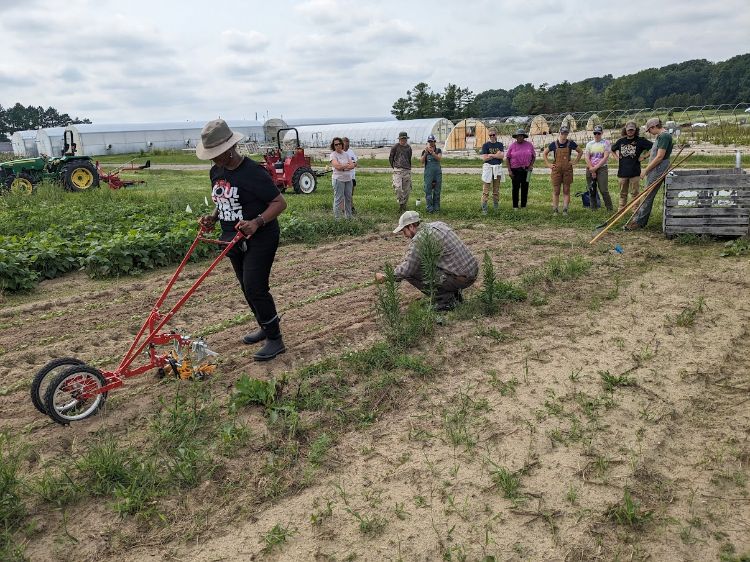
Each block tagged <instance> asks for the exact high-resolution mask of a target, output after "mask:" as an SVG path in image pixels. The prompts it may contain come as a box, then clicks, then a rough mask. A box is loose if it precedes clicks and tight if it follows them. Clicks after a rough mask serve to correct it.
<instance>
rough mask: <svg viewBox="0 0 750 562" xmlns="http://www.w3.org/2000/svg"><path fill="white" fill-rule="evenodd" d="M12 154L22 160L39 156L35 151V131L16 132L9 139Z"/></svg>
mask: <svg viewBox="0 0 750 562" xmlns="http://www.w3.org/2000/svg"><path fill="white" fill-rule="evenodd" d="M10 142H11V146H13V154H15V155H16V156H20V157H22V158H34V157H36V156H38V155H39V153H38V152H37V150H36V130H32V131H16V132H15V133H13V134H12V135H11V137H10Z"/></svg>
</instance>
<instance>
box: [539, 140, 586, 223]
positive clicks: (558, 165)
mask: <svg viewBox="0 0 750 562" xmlns="http://www.w3.org/2000/svg"><path fill="white" fill-rule="evenodd" d="M569 133H570V129H568V127H567V126H565V125H563V126H562V127H560V134H559V136H558V137H557V140H555V141H554V142H552V143H550V145H549V146H547V147H545V149H544V153H543V154H542V157H543V158H544V163H545V164H546V165H547V167H548V168H549V169H550V170H552V172H551V173H550V182H552V212H553V213H555V214H557V213H558V212H560V186H562V191H563V215H566V216H567V214H568V207H569V206H570V186H571V185H572V184H573V166H575V165H576V164H578V162H580V161H581V156H583V153H582V152H581V149H580V148H578V144H577V143H576V141H574V140H568V134H569ZM574 150H575V151H576V159H575V161H574V162H571V158H572V153H573V151H574ZM550 152H551V153H552V156H553V160H552V161H550V160H549V159H548V158H547V154H549V153H550Z"/></svg>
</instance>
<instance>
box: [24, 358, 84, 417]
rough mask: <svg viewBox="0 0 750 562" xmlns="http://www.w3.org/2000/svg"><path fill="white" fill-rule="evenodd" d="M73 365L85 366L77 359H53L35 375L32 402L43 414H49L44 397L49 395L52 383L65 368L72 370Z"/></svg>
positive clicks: (32, 385)
mask: <svg viewBox="0 0 750 562" xmlns="http://www.w3.org/2000/svg"><path fill="white" fill-rule="evenodd" d="M73 365H83V361H81V360H80V359H76V358H75V357H61V358H60V359H53V360H52V361H50V362H49V363H47V364H46V365H45V366H44V367H42V368H41V369H39V371H37V373H36V375H34V380H33V381H32V383H31V402H32V403H33V404H34V407H35V408H36V409H37V410H39V411H40V412H41V413H43V414H46V413H47V408H46V407H45V406H44V396H45V394H47V388H48V387H49V383H50V381H51V380H52V379H53V378H54V377H56V376H57V375H58V374H60V373H61V372H62V371H64V370H65V368H70V367H72V366H73Z"/></svg>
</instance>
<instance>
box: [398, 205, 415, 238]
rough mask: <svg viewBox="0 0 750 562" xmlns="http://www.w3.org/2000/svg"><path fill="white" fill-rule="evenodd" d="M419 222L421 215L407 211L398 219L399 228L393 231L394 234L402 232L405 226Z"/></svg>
mask: <svg viewBox="0 0 750 562" xmlns="http://www.w3.org/2000/svg"><path fill="white" fill-rule="evenodd" d="M415 222H419V213H418V212H416V211H406V212H405V213H404V214H403V215H401V216H400V217H399V219H398V226H397V227H396V228H395V229H394V230H393V234H398V233H399V232H401V231H402V230H403V229H404V227H405V226H409V225H410V224H414V223H415Z"/></svg>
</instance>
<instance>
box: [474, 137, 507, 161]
mask: <svg viewBox="0 0 750 562" xmlns="http://www.w3.org/2000/svg"><path fill="white" fill-rule="evenodd" d="M504 151H505V147H503V143H501V142H486V143H484V144H483V145H482V150H481V151H480V154H497V153H498V152H504ZM502 163H503V159H502V158H490V159H489V160H485V164H492V165H493V166H495V165H497V164H502Z"/></svg>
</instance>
